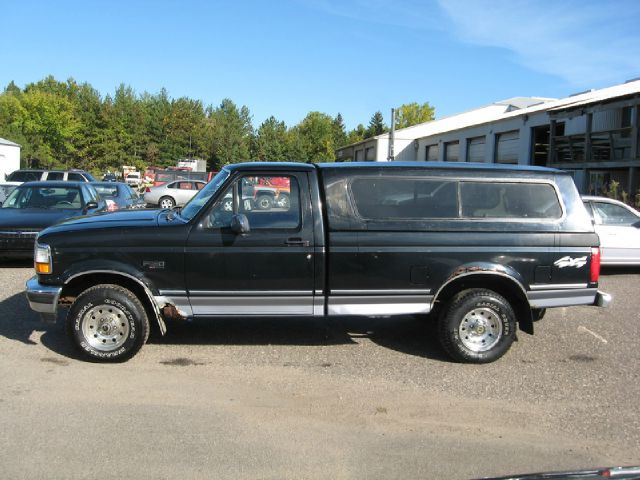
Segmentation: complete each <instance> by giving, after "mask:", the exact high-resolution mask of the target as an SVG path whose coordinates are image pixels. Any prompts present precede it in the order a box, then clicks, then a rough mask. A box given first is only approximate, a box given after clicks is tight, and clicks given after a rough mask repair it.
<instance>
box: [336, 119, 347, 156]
mask: <svg viewBox="0 0 640 480" xmlns="http://www.w3.org/2000/svg"><path fill="white" fill-rule="evenodd" d="M333 144H334V145H335V148H340V147H343V146H345V145H347V129H346V127H345V126H344V120H343V119H342V114H340V113H338V115H336V118H334V119H333Z"/></svg>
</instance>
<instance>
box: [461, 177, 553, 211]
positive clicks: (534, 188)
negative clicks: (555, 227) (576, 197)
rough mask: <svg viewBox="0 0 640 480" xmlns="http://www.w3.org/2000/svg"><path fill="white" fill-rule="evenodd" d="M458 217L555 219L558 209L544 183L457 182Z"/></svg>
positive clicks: (549, 189) (548, 187)
mask: <svg viewBox="0 0 640 480" xmlns="http://www.w3.org/2000/svg"><path fill="white" fill-rule="evenodd" d="M460 199H461V203H462V216H463V217H471V218H509V219H514V218H516V219H517V218H543V219H557V218H560V217H561V216H562V208H561V207H560V202H559V201H558V197H557V195H556V191H555V189H554V188H553V187H552V186H551V185H549V184H546V183H503V182H491V183H490V182H461V183H460Z"/></svg>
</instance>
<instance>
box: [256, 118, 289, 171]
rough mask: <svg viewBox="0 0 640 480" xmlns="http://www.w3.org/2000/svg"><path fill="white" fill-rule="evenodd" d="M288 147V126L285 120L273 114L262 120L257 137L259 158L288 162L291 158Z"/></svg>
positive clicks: (257, 155) (257, 154)
mask: <svg viewBox="0 0 640 480" xmlns="http://www.w3.org/2000/svg"><path fill="white" fill-rule="evenodd" d="M288 147H289V144H288V141H287V126H286V125H285V123H284V122H280V121H278V120H277V119H276V118H275V117H273V116H272V117H269V118H268V119H266V120H265V121H264V122H262V124H261V125H260V127H259V128H258V132H257V134H256V139H255V150H256V152H255V156H256V157H257V158H258V160H263V161H265V160H266V161H271V162H286V161H288V160H290V158H289V155H288V153H289V151H288V150H289V148H288Z"/></svg>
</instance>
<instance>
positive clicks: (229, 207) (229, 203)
mask: <svg viewBox="0 0 640 480" xmlns="http://www.w3.org/2000/svg"><path fill="white" fill-rule="evenodd" d="M222 210H223V211H225V212H232V211H233V200H232V199H230V198H227V199H225V200H224V201H223V202H222Z"/></svg>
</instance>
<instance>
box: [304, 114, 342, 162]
mask: <svg viewBox="0 0 640 480" xmlns="http://www.w3.org/2000/svg"><path fill="white" fill-rule="evenodd" d="M295 130H296V131H297V133H298V135H299V136H300V142H301V144H302V149H303V152H304V156H305V157H306V158H305V161H310V162H334V161H335V159H336V155H335V143H334V133H335V127H334V120H333V118H331V117H330V116H329V115H327V114H325V113H320V112H309V113H308V114H307V116H306V117H305V118H304V120H302V122H300V123H299V124H298V125H296V127H295Z"/></svg>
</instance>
